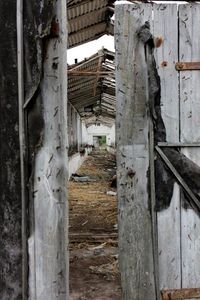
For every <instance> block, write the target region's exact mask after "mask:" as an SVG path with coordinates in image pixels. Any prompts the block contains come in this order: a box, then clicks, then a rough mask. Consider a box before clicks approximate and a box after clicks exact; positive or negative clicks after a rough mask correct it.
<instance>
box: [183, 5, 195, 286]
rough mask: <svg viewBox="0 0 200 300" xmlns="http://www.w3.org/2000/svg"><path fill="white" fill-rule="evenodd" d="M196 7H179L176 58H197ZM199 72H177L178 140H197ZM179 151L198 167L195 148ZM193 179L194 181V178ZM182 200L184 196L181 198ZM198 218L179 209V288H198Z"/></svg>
mask: <svg viewBox="0 0 200 300" xmlns="http://www.w3.org/2000/svg"><path fill="white" fill-rule="evenodd" d="M199 15H200V7H199V5H198V4H195V3H193V4H191V5H181V6H180V7H179V18H180V20H179V32H180V35H179V45H180V46H179V49H180V50H179V51H180V54H179V55H180V57H179V60H180V61H183V60H184V61H199V53H200V32H199V30H198V28H197V26H198V18H199ZM199 81H200V72H194V71H181V72H180V125H181V128H180V142H181V143H199V142H200V130H199V128H200V119H199V114H200V106H199ZM182 152H183V153H184V154H185V155H186V156H187V157H188V158H190V159H191V160H192V161H193V162H194V163H196V164H197V165H198V166H200V151H199V149H198V148H186V147H185V148H184V149H182ZM194 180H198V181H199V179H198V177H197V178H196V179H195V178H194ZM182 201H183V202H184V197H182ZM199 232H200V219H199V216H198V215H197V214H196V213H195V212H194V211H193V210H192V209H190V208H188V209H182V211H181V239H182V241H181V248H182V288H199V287H200V261H199V255H200V234H199Z"/></svg>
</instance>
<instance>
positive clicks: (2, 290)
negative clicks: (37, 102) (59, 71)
mask: <svg viewBox="0 0 200 300" xmlns="http://www.w3.org/2000/svg"><path fill="white" fill-rule="evenodd" d="M0 28H1V30H0V41H1V45H0V76H1V80H0V130H1V135H0V172H1V176H0V188H1V193H0V261H1V263H0V299H2V300H5V299H6V300H7V299H21V297H22V291H21V286H22V263H21V262H22V247H21V221H22V208H21V178H20V177H21V176H20V152H19V147H20V146H19V117H18V100H17V99H18V87H17V80H18V76H17V32H16V1H1V2H0Z"/></svg>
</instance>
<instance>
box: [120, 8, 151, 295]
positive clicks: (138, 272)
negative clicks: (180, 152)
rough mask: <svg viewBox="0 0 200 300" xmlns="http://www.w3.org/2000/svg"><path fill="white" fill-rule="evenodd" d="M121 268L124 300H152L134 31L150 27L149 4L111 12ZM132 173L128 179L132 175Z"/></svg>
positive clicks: (143, 110)
mask: <svg viewBox="0 0 200 300" xmlns="http://www.w3.org/2000/svg"><path fill="white" fill-rule="evenodd" d="M115 11H116V16H115V42H116V70H117V71H116V82H117V84H116V85H117V89H116V94H117V118H116V131H117V164H118V201H119V267H120V272H121V280H122V291H123V299H124V300H130V299H131V300H138V299H149V300H155V299H156V292H155V281H154V264H153V243H152V226H151V225H152V224H151V216H150V210H149V205H148V201H149V199H148V198H149V196H148V191H147V182H148V175H147V171H148V169H149V143H148V125H149V123H148V117H147V105H146V104H147V103H146V102H147V92H146V90H147V68H146V62H145V51H144V44H143V43H142V42H141V41H139V38H138V30H139V29H140V27H141V25H143V24H144V23H145V21H148V20H150V23H151V15H152V10H151V5H149V4H141V5H139V4H129V5H128V4H124V5H122V4H118V5H116V8H115ZM130 174H132V175H130Z"/></svg>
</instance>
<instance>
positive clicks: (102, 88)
mask: <svg viewBox="0 0 200 300" xmlns="http://www.w3.org/2000/svg"><path fill="white" fill-rule="evenodd" d="M68 99H69V101H70V102H71V104H72V105H73V106H74V107H75V108H76V109H77V110H78V112H79V114H80V115H81V117H82V118H84V119H85V120H86V123H87V124H89V123H92V124H94V123H95V122H102V123H106V125H109V124H111V123H113V122H114V119H115V115H116V107H115V106H116V99H115V65H114V53H113V52H111V51H108V50H106V49H102V50H100V51H99V52H98V53H96V54H95V55H93V56H91V57H90V58H88V59H86V60H84V61H82V62H80V63H77V64H74V65H72V66H70V67H69V71H68Z"/></svg>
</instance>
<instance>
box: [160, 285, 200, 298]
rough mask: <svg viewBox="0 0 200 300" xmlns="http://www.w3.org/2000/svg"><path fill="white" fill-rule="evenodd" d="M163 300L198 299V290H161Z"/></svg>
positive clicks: (199, 290)
mask: <svg viewBox="0 0 200 300" xmlns="http://www.w3.org/2000/svg"><path fill="white" fill-rule="evenodd" d="M161 295H162V299H163V300H176V299H194V298H195V299H197V298H199V299H200V288H197V289H180V290H162V291H161Z"/></svg>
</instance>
